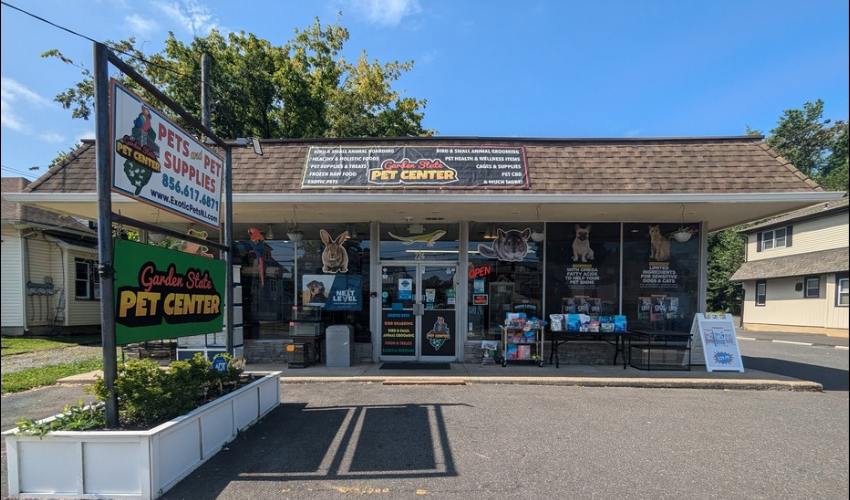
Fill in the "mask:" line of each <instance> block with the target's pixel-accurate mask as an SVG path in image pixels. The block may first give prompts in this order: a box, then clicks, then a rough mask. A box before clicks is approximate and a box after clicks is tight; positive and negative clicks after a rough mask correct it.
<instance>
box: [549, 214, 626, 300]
mask: <svg viewBox="0 0 850 500" xmlns="http://www.w3.org/2000/svg"><path fill="white" fill-rule="evenodd" d="M546 233H547V238H546V255H547V266H546V288H547V293H546V311H547V314H585V315H588V316H600V315H605V316H610V315H616V314H619V310H620V303H619V300H620V298H619V287H620V224H610V223H609V224H598V223H597V224H586V223H573V222H571V223H557V224H552V223H550V224H548V225H547V226H546Z"/></svg>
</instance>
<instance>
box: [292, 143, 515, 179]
mask: <svg viewBox="0 0 850 500" xmlns="http://www.w3.org/2000/svg"><path fill="white" fill-rule="evenodd" d="M420 186H436V187H439V188H441V189H493V188H496V189H528V188H529V187H530V186H531V184H530V182H529V178H528V162H527V161H526V154H525V148H524V147H518V146H437V147H408V146H400V147H387V146H363V147H344V146H328V147H321V146H312V147H310V151H309V152H308V153H307V162H306V165H305V166H304V175H303V176H302V178H301V188H302V189H308V188H319V189H327V188H355V189H357V188H404V187H420Z"/></svg>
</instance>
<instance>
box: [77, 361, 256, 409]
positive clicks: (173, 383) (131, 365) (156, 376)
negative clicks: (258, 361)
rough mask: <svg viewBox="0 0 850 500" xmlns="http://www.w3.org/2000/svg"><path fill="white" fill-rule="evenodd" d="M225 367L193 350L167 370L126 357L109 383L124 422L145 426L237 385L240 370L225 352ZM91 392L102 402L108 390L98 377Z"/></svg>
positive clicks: (217, 395) (190, 407)
mask: <svg viewBox="0 0 850 500" xmlns="http://www.w3.org/2000/svg"><path fill="white" fill-rule="evenodd" d="M225 359H226V360H227V370H225V372H224V373H219V372H217V371H216V370H214V369H213V367H212V363H211V362H210V361H209V360H208V359H206V358H205V357H204V355H203V354H200V353H197V354H195V356H194V357H193V358H191V359H189V360H185V361H174V362H172V363H171V364H170V365H169V366H168V369H167V370H166V369H163V368H162V367H160V366H159V364H158V363H156V362H155V361H152V360H149V359H134V360H130V361H128V362H127V363H125V364H124V365H122V366H120V367H119V370H118V376H117V377H116V379H115V382H114V384H113V390H114V392H115V396H116V397H117V399H118V416H119V420H120V421H121V423H122V424H124V425H138V426H147V425H151V424H155V423H157V422H160V421H164V420H169V419H172V418H175V417H178V416H180V415H184V414H186V413H188V412H190V411H192V410H194V409H195V408H197V407H199V406H201V405H203V404H205V403H206V402H208V401H210V400H211V399H214V398H216V397H220V396H223V395H224V394H227V393H228V392H231V391H233V390H234V389H236V388H237V386H238V382H239V380H240V379H241V376H242V369H241V368H239V367H238V366H237V365H236V364H235V363H234V360H233V359H232V358H231V357H230V356H227V355H225ZM92 392H94V394H95V395H96V396H97V398H98V399H99V400H101V401H106V399H107V398H108V397H109V391H108V390H107V388H106V384H105V382H104V380H103V379H102V378H101V377H98V378H97V381H96V382H95V384H94V386H93V387H92Z"/></svg>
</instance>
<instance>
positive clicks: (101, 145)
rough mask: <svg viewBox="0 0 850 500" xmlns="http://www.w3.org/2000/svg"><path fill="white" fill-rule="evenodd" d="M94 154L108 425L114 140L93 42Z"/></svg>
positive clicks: (103, 67)
mask: <svg viewBox="0 0 850 500" xmlns="http://www.w3.org/2000/svg"><path fill="white" fill-rule="evenodd" d="M94 109H95V115H94V116H95V136H96V141H95V156H96V165H97V170H96V173H97V181H96V182H97V241H98V261H99V262H100V267H99V269H98V273H99V274H100V332H101V337H102V340H101V342H102V344H103V382H104V384H105V385H106V390H107V393H108V394H109V396H108V397H107V399H106V427H107V428H109V429H114V428H117V427H118V397H117V396H116V395H115V391H114V390H113V388H114V386H115V379H116V377H117V376H118V355H117V352H116V339H115V291H114V289H113V281H114V279H115V276H114V271H115V269H114V268H113V265H112V262H113V261H112V256H113V253H114V252H113V242H112V172H111V169H110V166H109V161H110V155H111V149H112V147H111V146H112V144H111V143H110V142H111V140H110V131H109V115H110V107H109V53H108V49H107V48H106V46H105V45H103V44H100V43H97V42H95V44H94Z"/></svg>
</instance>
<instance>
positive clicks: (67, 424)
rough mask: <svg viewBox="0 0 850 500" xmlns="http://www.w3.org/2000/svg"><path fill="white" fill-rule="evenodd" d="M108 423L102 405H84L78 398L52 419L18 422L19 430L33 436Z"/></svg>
mask: <svg viewBox="0 0 850 500" xmlns="http://www.w3.org/2000/svg"><path fill="white" fill-rule="evenodd" d="M105 425H106V416H105V414H104V412H103V407H102V406H101V405H96V406H92V405H83V400H82V399H79V400H77V404H76V405H72V406H66V407H65V410H64V411H63V412H62V413H61V414H60V415H57V416H56V418H54V419H52V420H47V421H42V422H36V421H35V420H21V421H19V422H18V432H19V433H20V434H26V435H31V436H38V437H39V438H42V437H44V435H45V434H47V433H48V432H50V431H58V430H63V431H87V430H92V429H102V428H103V427H104V426H105Z"/></svg>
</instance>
